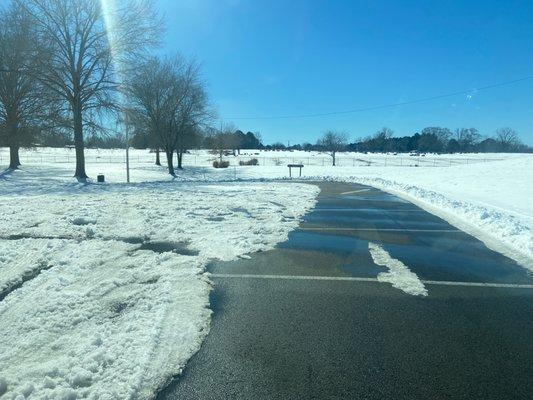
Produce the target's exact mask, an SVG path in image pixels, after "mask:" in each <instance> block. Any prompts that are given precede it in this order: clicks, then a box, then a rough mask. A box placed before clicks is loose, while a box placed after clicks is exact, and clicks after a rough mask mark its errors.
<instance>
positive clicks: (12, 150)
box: [9, 145, 20, 169]
mask: <svg viewBox="0 0 533 400" xmlns="http://www.w3.org/2000/svg"><path fill="white" fill-rule="evenodd" d="M19 165H20V158H19V147H18V146H16V145H11V146H10V147H9V169H17V168H18V167H19Z"/></svg>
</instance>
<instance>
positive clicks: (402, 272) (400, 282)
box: [368, 242, 428, 296]
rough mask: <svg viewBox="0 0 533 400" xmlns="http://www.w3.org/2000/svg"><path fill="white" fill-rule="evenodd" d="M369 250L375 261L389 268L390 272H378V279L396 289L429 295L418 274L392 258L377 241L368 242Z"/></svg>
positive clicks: (412, 293)
mask: <svg viewBox="0 0 533 400" xmlns="http://www.w3.org/2000/svg"><path fill="white" fill-rule="evenodd" d="M368 250H369V251H370V255H371V256H372V259H373V260H374V262H375V263H376V264H377V265H379V266H382V267H385V268H387V269H388V270H389V271H388V272H381V273H379V274H378V281H380V282H388V283H390V284H392V286H393V287H395V288H396V289H400V290H402V291H404V292H405V293H407V294H410V295H413V296H427V295H428V291H427V289H426V287H425V286H424V284H423V283H422V281H421V280H420V278H418V275H416V274H415V273H414V272H412V271H411V270H410V269H409V267H407V266H406V265H405V264H404V263H402V262H401V261H400V260H396V259H395V258H392V257H391V256H390V254H389V253H388V252H387V251H386V250H385V249H383V248H382V247H381V246H380V245H378V244H376V243H372V242H370V243H368Z"/></svg>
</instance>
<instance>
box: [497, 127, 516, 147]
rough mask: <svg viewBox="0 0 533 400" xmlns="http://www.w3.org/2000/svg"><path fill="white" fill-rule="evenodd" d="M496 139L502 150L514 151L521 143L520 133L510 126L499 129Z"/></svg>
mask: <svg viewBox="0 0 533 400" xmlns="http://www.w3.org/2000/svg"><path fill="white" fill-rule="evenodd" d="M495 140H496V142H498V145H499V147H500V150H501V151H513V150H515V149H516V148H517V147H518V146H520V144H521V142H520V139H519V137H518V133H516V131H515V130H514V129H511V128H509V127H505V128H499V129H497V130H496V132H495Z"/></svg>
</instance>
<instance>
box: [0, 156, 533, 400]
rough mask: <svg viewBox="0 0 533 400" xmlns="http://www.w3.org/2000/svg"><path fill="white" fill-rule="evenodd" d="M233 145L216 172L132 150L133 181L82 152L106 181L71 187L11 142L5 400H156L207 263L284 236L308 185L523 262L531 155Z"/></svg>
mask: <svg viewBox="0 0 533 400" xmlns="http://www.w3.org/2000/svg"><path fill="white" fill-rule="evenodd" d="M243 153H247V154H242V155H241V156H240V157H227V159H229V160H230V161H231V163H232V166H231V167H230V168H228V169H218V170H217V169H214V168H212V167H211V166H210V165H209V163H210V160H211V159H212V158H213V157H212V156H211V155H209V154H208V153H207V152H205V151H204V152H201V151H199V152H195V153H193V154H190V155H187V156H186V158H185V163H186V164H185V166H186V169H185V170H184V171H180V172H178V176H177V178H175V179H173V178H171V177H170V176H169V175H168V174H167V173H166V171H165V167H159V166H155V165H153V158H154V155H153V154H150V153H149V152H148V151H141V150H138V151H137V150H134V151H132V152H131V161H132V162H131V177H132V183H131V184H127V183H125V179H126V173H125V169H124V164H123V157H124V151H123V150H89V151H88V152H87V155H88V156H87V161H88V163H87V172H88V174H89V175H90V176H92V177H95V176H96V174H98V173H104V174H105V176H106V182H107V183H105V184H94V183H90V184H86V185H85V184H80V183H77V182H76V181H74V180H73V178H72V172H73V170H74V164H73V162H74V158H73V151H72V150H69V149H37V150H23V151H22V157H21V158H22V162H23V166H22V169H21V170H20V171H14V172H7V173H0V204H2V206H1V208H0V348H1V349H2V351H1V352H0V395H2V392H5V394H4V395H3V396H2V400H3V399H4V398H6V399H14V398H16V397H17V396H19V395H21V396H25V397H28V396H30V397H31V398H36V399H45V398H80V397H87V398H93V399H114V398H131V397H138V398H151V397H153V395H154V393H155V390H156V389H157V388H158V387H161V386H162V385H164V384H165V383H166V382H167V380H168V379H170V377H172V376H174V375H176V374H179V373H180V371H181V369H182V368H183V366H184V365H185V363H186V362H187V360H188V359H189V358H190V357H191V355H192V354H194V352H195V351H197V350H198V348H199V346H200V344H201V342H202V340H203V338H204V337H205V335H206V334H207V333H208V331H209V321H210V315H211V311H210V310H209V299H208V296H209V292H210V290H211V284H210V281H209V275H208V274H206V273H205V268H206V265H207V264H208V263H209V262H210V260H211V259H214V258H217V259H221V260H232V259H235V258H249V257H250V254H251V253H253V252H255V251H260V250H268V249H270V248H272V247H273V246H274V245H275V244H276V243H279V242H282V241H284V240H286V239H287V237H288V233H289V232H290V231H291V230H292V229H294V228H295V227H296V226H297V225H298V221H299V220H300V218H301V217H302V216H303V215H304V214H305V213H306V212H307V211H308V210H309V209H310V208H311V207H312V206H313V204H314V202H315V196H316V194H317V191H318V189H317V187H316V186H313V185H307V184H305V180H316V179H328V180H339V181H346V182H357V183H362V184H365V185H370V186H374V187H377V188H379V189H382V190H384V191H387V192H390V193H393V194H395V195H398V196H400V197H402V198H404V199H406V200H408V201H411V202H413V203H415V204H417V205H419V206H420V207H422V208H424V209H426V210H428V211H430V212H432V213H434V214H436V215H438V216H440V217H442V218H444V219H445V220H447V221H449V222H450V223H451V224H453V225H455V226H457V227H458V228H460V229H462V230H464V231H466V232H468V233H470V234H472V235H474V236H476V237H478V238H479V239H481V240H483V241H484V242H485V243H486V244H487V245H488V246H489V247H491V248H493V249H495V250H497V251H500V252H502V253H504V254H506V255H507V256H509V257H511V258H513V259H515V260H517V261H518V262H519V263H520V265H522V266H524V267H525V268H528V269H529V270H531V271H533V237H532V233H531V232H532V230H533V202H531V201H530V199H531V198H532V197H533V189H532V185H531V184H530V182H533V156H532V155H524V154H513V155H500V154H492V155H491V154H489V155H487V154H483V155H470V154H469V155H442V156H438V155H427V156H426V157H425V158H424V160H422V158H418V157H414V158H413V157H409V156H407V155H397V156H395V155H386V154H368V155H367V154H341V155H339V160H340V166H337V167H332V166H330V165H328V163H329V161H330V159H329V158H328V157H326V156H325V155H323V154H319V153H304V152H292V153H288V152H287V153H284V152H260V153H259V155H257V157H258V158H259V160H260V165H259V166H243V167H241V166H238V165H236V164H238V161H239V160H247V159H249V158H251V157H252V156H256V155H255V151H245V152H243ZM65 158H67V160H66V161H65ZM6 162H7V158H6V151H5V149H0V169H1V168H2V165H4V166H5V165H6ZM187 162H189V163H190V164H192V165H191V166H189V165H187ZM289 162H290V163H293V162H303V164H304V165H305V166H304V168H303V175H304V176H303V179H304V180H303V181H296V180H294V181H293V182H288V181H287V179H288V169H287V167H286V164H287V163H289ZM322 164H323V165H322ZM414 165H419V167H414ZM172 249H175V251H170V250H172ZM369 250H370V251H371V254H372V255H373V256H375V258H374V260H375V262H376V263H377V264H379V265H383V266H385V267H386V268H388V269H389V271H388V272H383V273H381V274H380V275H379V276H378V279H380V280H382V281H387V282H390V283H392V284H393V285H394V286H395V287H398V288H400V289H402V290H404V291H406V292H408V293H409V292H412V294H415V292H416V294H418V295H424V290H425V289H424V288H423V285H422V287H420V285H419V284H418V283H417V279H418V278H417V277H416V276H413V275H411V274H412V272H411V271H409V269H408V267H407V266H405V265H403V264H401V263H400V261H399V260H393V259H391V258H390V256H389V255H388V254H386V252H385V251H384V250H383V249H380V248H379V246H377V245H376V246H374V245H371V247H370V248H369ZM398 263H400V264H401V265H400V264H398ZM2 298H3V300H2Z"/></svg>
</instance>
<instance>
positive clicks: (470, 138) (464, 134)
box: [455, 128, 481, 151]
mask: <svg viewBox="0 0 533 400" xmlns="http://www.w3.org/2000/svg"><path fill="white" fill-rule="evenodd" d="M480 138H481V135H480V134H479V132H478V130H477V129H476V128H460V129H457V130H456V131H455V139H456V140H457V143H458V146H459V150H460V151H471V150H472V149H473V148H474V146H475V145H476V144H477V143H478V142H479V140H480Z"/></svg>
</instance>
